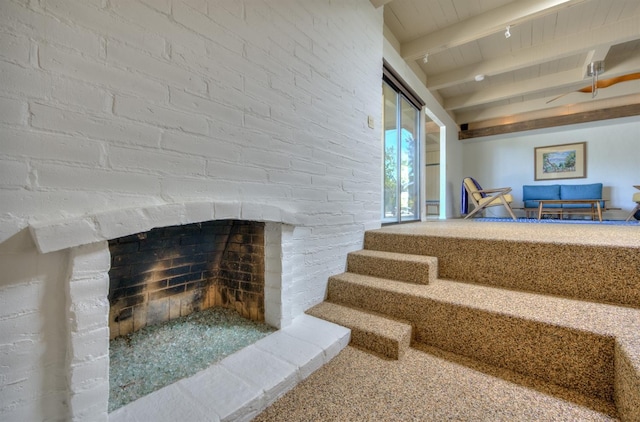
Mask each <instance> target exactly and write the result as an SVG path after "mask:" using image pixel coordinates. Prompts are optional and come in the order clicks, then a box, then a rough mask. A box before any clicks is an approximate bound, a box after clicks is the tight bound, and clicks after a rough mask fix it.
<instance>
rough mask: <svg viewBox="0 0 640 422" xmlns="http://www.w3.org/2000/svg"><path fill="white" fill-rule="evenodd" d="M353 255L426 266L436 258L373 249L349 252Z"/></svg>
mask: <svg viewBox="0 0 640 422" xmlns="http://www.w3.org/2000/svg"><path fill="white" fill-rule="evenodd" d="M349 253H350V254H352V255H363V256H370V257H376V258H386V259H395V260H398V261H411V262H420V263H424V264H429V263H431V262H433V260H434V259H436V258H434V257H432V256H426V255H413V254H406V253H397V252H386V251H376V250H373V249H361V250H359V251H354V252H349Z"/></svg>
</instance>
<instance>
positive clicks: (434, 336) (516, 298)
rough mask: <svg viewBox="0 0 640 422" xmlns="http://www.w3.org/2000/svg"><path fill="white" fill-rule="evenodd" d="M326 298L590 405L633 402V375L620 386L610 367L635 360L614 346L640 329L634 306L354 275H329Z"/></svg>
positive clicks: (423, 340)
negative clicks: (621, 335)
mask: <svg viewBox="0 0 640 422" xmlns="http://www.w3.org/2000/svg"><path fill="white" fill-rule="evenodd" d="M327 301H329V302H333V303H339V304H342V305H345V306H349V307H356V308H360V309H363V310H365V311H370V312H373V313H376V314H382V315H389V316H390V317H391V318H397V319H402V320H405V321H408V322H409V323H411V324H412V326H413V327H414V334H413V339H414V341H416V342H418V343H422V344H425V345H428V346H433V347H437V348H439V349H441V350H445V351H448V352H452V353H455V354H458V355H461V356H466V357H469V358H472V359H475V360H478V361H480V362H484V363H486V364H489V365H493V366H496V367H500V368H505V369H509V370H512V371H515V372H517V373H520V374H523V375H526V376H530V377H532V378H534V379H538V380H542V381H545V382H550V383H553V384H556V385H558V386H561V387H564V388H568V389H571V390H573V391H576V392H578V393H580V394H582V395H585V396H588V397H591V398H592V400H596V401H602V402H603V403H610V404H611V403H613V402H614V399H615V401H616V402H620V403H626V402H630V401H631V402H632V401H633V400H635V398H637V397H638V392H634V391H633V388H634V387H633V385H634V383H635V382H637V376H636V375H637V374H636V375H634V373H633V372H624V374H625V375H624V376H625V377H627V379H628V381H625V382H623V385H622V384H620V383H619V380H620V379H621V377H622V376H623V374H622V372H620V371H621V369H620V368H619V367H617V366H616V365H615V364H614V363H616V362H628V361H629V359H631V360H632V361H635V360H637V358H638V356H637V355H635V356H634V355H633V353H631V354H625V352H624V351H623V349H621V348H620V347H617V346H616V333H617V332H618V330H621V329H623V328H624V327H626V329H627V330H634V331H637V330H638V329H639V328H640V313H639V311H638V310H635V309H631V308H623V307H617V306H611V305H603V304H597V303H590V302H584V301H576V300H571V299H566V298H560V297H550V296H543V295H539V294H533V293H524V292H517V291H511V290H504V289H499V288H493V287H488V286H481V285H474V284H465V283H459V282H453V281H446V280H435V281H434V282H433V283H431V284H429V285H418V284H411V283H405V282H398V281H394V280H389V279H382V278H377V277H370V276H364V275H360V274H353V273H343V274H340V275H336V276H333V277H331V278H330V280H329V288H328V297H327ZM619 345H620V343H619V344H618V346H619ZM630 346H631V347H633V346H632V345H630ZM629 350H631V349H627V351H629ZM618 384H620V385H618Z"/></svg>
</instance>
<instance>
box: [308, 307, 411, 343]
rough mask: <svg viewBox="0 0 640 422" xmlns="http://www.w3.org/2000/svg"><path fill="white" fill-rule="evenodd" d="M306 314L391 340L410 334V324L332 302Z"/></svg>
mask: <svg viewBox="0 0 640 422" xmlns="http://www.w3.org/2000/svg"><path fill="white" fill-rule="evenodd" d="M307 313H308V314H310V315H312V316H315V317H316V318H322V319H326V320H328V321H330V322H333V323H336V324H340V323H341V322H342V323H348V324H349V326H355V327H357V328H359V329H361V330H362V331H367V332H371V333H374V334H377V335H381V336H384V337H388V338H392V339H401V338H403V337H404V336H406V334H407V332H409V333H410V332H411V324H407V323H404V322H400V321H396V320H393V319H390V318H387V317H384V316H379V315H375V314H372V313H369V312H365V311H362V310H358V309H355V308H351V307H348V306H344V305H340V304H337V303H332V302H322V303H319V304H318V305H316V306H314V307H313V308H311V309H309V310H308V311H307Z"/></svg>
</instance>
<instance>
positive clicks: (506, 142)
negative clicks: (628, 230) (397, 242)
mask: <svg viewBox="0 0 640 422" xmlns="http://www.w3.org/2000/svg"><path fill="white" fill-rule="evenodd" d="M638 139H640V118H639V117H633V118H623V119H614V120H607V121H600V122H591V123H585V124H580V125H571V126H563V127H559V128H552V129H545V130H539V131H532V132H525V133H522V134H511V135H502V136H500V137H494V138H483V139H478V140H471V141H467V142H466V143H465V144H464V148H463V152H464V176H471V177H473V178H475V179H476V180H477V181H478V183H480V185H481V186H482V187H485V188H492V187H504V186H510V187H512V189H513V191H512V194H513V196H514V206H516V207H522V186H523V185H549V184H555V183H559V184H562V183H566V184H587V183H602V184H603V185H604V186H603V197H604V199H608V200H609V201H608V202H607V206H609V207H612V208H622V210H620V211H608V212H607V213H605V214H604V218H607V219H624V218H626V216H627V215H628V214H629V212H630V211H631V209H633V207H634V206H635V204H634V203H633V202H631V197H632V196H633V193H635V192H638V191H637V190H636V189H634V187H633V185H638V184H640V177H639V176H638V168H639V166H640V149H639V148H638ZM575 142H586V143H587V177H586V178H581V179H560V180H545V181H535V180H534V148H536V147H543V146H550V145H561V144H571V143H575ZM461 182H462V180H461V179H460V181H459V183H461ZM458 206H459V203H458ZM506 215H507V214H506V211H504V209H503V207H492V208H490V210H489V211H488V212H487V216H506ZM517 215H518V214H517ZM520 215H521V216H523V215H522V213H521V214H520Z"/></svg>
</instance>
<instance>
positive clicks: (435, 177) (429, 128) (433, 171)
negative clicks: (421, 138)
mask: <svg viewBox="0 0 640 422" xmlns="http://www.w3.org/2000/svg"><path fill="white" fill-rule="evenodd" d="M424 127H425V139H426V151H425V164H426V167H425V171H426V173H425V184H426V186H425V189H424V192H425V204H426V208H427V209H426V214H427V218H429V217H438V215H439V211H440V206H439V204H440V126H438V124H437V123H436V122H434V121H433V120H431V119H430V118H429V117H428V116H425V126H424Z"/></svg>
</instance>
